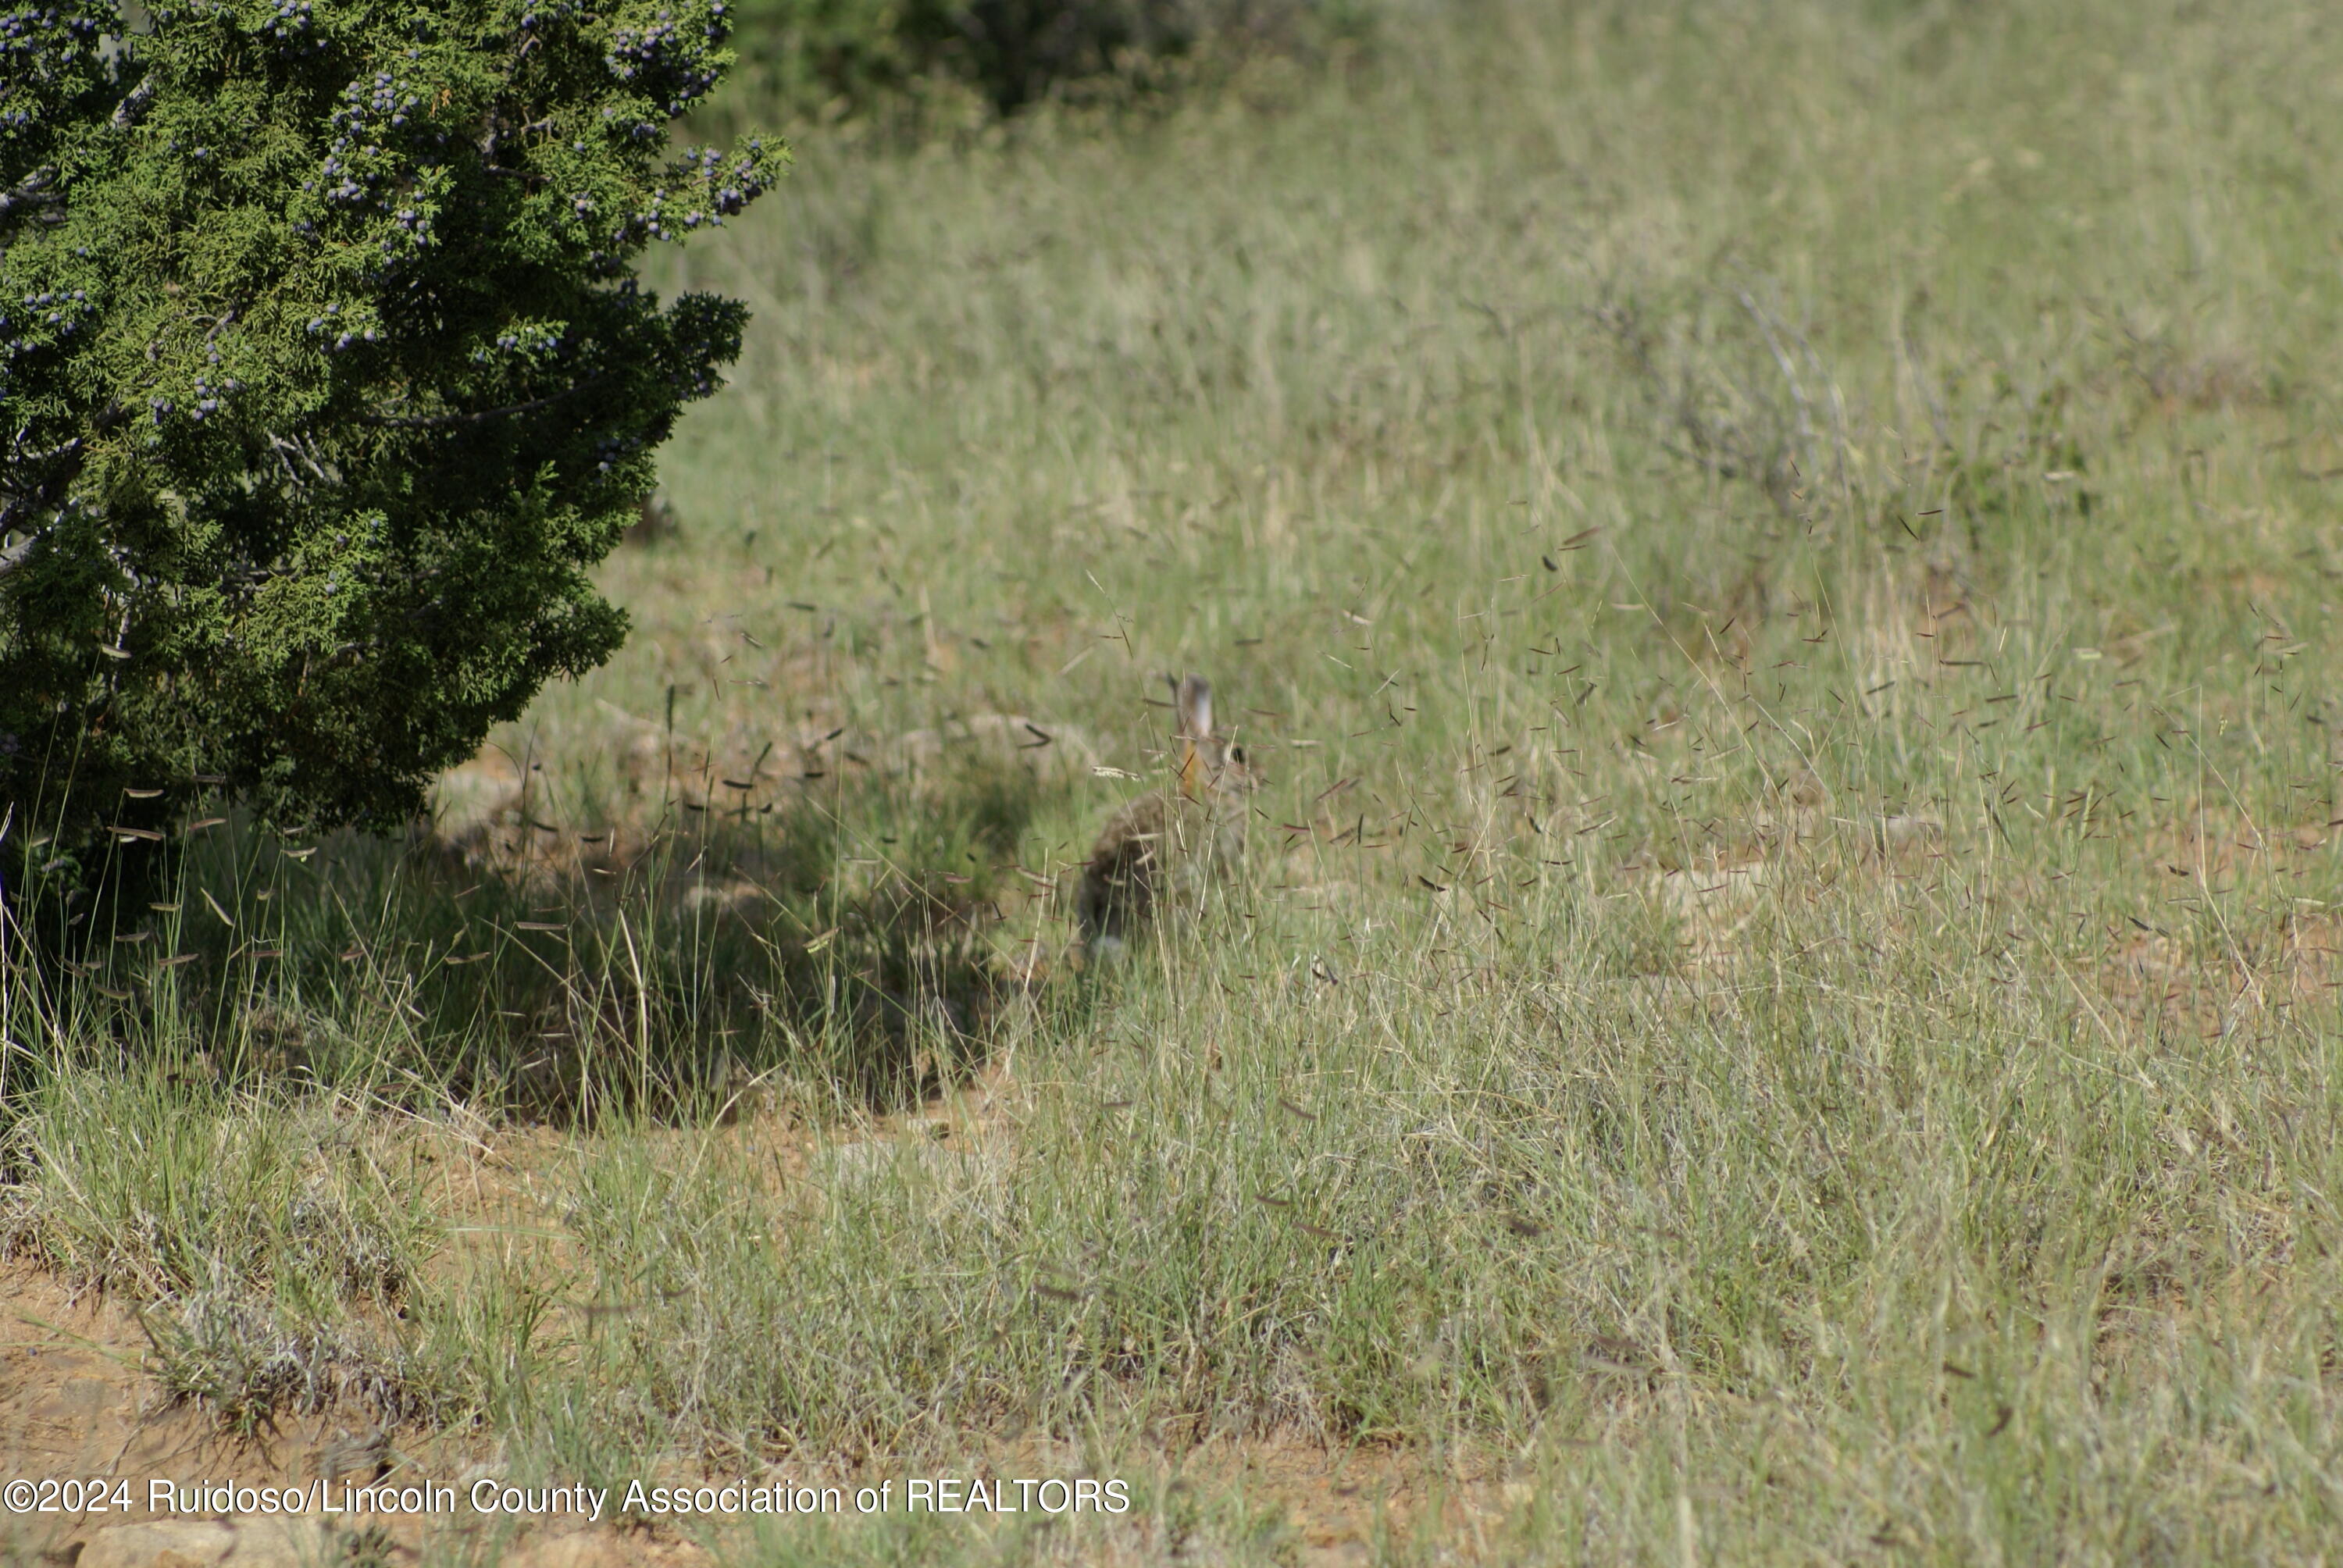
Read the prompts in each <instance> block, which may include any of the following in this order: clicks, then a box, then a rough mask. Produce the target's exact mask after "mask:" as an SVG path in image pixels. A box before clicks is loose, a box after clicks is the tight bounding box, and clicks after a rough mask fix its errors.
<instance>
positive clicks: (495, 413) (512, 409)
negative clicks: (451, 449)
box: [359, 376, 603, 430]
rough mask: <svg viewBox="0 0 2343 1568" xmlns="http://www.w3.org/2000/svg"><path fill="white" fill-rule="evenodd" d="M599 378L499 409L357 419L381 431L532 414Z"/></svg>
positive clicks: (581, 390) (578, 391)
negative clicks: (410, 417) (465, 412)
mask: <svg viewBox="0 0 2343 1568" xmlns="http://www.w3.org/2000/svg"><path fill="white" fill-rule="evenodd" d="M602 379H603V377H599V376H588V377H587V378H586V379H585V380H583V381H580V382H578V384H577V385H576V386H573V387H563V388H562V389H561V390H560V391H558V392H556V393H553V394H552V395H550V396H549V397H533V398H531V399H530V400H529V401H528V402H526V403H508V404H506V405H505V406H504V407H501V408H482V409H480V410H479V411H478V412H477V413H472V414H427V415H425V416H423V417H420V418H413V419H406V418H400V417H397V416H396V415H391V414H364V415H360V416H359V421H360V423H362V424H367V425H371V426H373V427H376V428H377V429H383V430H439V429H445V428H447V427H449V426H454V425H478V424H483V423H485V422H486V421H488V420H490V419H501V418H503V417H506V416H507V415H508V414H533V413H535V412H536V411H537V410H538V409H539V408H548V407H552V406H553V405H554V404H556V403H558V402H560V401H561V400H562V399H564V398H566V397H576V396H577V395H578V393H580V392H583V391H585V390H586V389H587V388H588V387H592V386H594V385H595V384H597V383H598V382H599V381H601V380H602Z"/></svg>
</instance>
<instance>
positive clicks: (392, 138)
mask: <svg viewBox="0 0 2343 1568" xmlns="http://www.w3.org/2000/svg"><path fill="white" fill-rule="evenodd" d="M6 3H7V0H0V5H5V4H6ZM728 30H729V16H728V11H727V5H726V3H725V0H607V3H604V0H190V3H187V4H174V5H166V6H159V7H156V8H155V9H153V10H151V11H140V10H136V9H125V10H117V9H116V7H115V6H113V5H88V4H78V3H75V0H57V3H55V4H42V3H35V4H33V5H22V6H20V7H19V8H17V9H14V10H8V11H5V12H0V451H5V470H0V815H9V814H12V815H13V816H14V817H15V821H16V824H17V827H18V829H19V830H20V831H19V834H18V840H19V842H20V843H21V842H22V841H23V838H24V834H25V832H26V831H34V830H37V831H39V832H41V833H44V834H55V835H57V836H58V837H59V839H60V841H63V842H70V841H72V840H73V839H75V837H76V836H78V835H83V834H86V833H87V832H88V831H89V830H90V829H92V828H93V827H95V826H96V825H99V824H117V823H121V822H125V821H129V822H133V823H136V822H139V821H146V822H160V821H161V820H163V819H165V818H166V814H167V813H168V812H170V811H172V810H174V809H177V808H179V807H181V806H184V805H185V804H186V803H187V800H188V799H189V797H190V795H191V794H192V792H194V791H196V790H198V789H206V788H223V789H226V790H227V791H228V792H229V793H231V794H233V795H234V796H236V797H238V798H241V799H246V800H249V801H251V802H253V803H254V804H255V805H256V807H257V808H258V809H260V810H262V811H263V812H264V813H265V814H266V815H267V816H269V817H270V818H272V819H275V820H277V821H279V822H280V823H284V824H287V825H294V824H298V825H302V826H318V825H327V824H335V823H346V822H361V823H374V824H384V823H387V822H390V821H393V820H396V819H400V818H403V817H405V816H407V814H409V813H411V812H412V811H414V810H415V809H417V805H418V804H419V802H420V800H421V796H422V790H423V788H424V786H425V784H426V783H427V780H428V779H430V777H431V776H432V774H433V773H435V772H436V771H437V770H438V769H443V768H446V767H447V766H449V765H450V764H452V763H455V762H457V761H459V760H461V759H464V758H465V757H467V756H468V755H469V754H470V753H471V752H472V751H473V750H474V749H476V748H477V747H478V744H479V742H480V740H481V739H482V738H483V737H484V736H485V735H486V733H487V731H488V728H489V726H490V725H492V724H494V723H496V722H498V721H500V720H505V719H512V718H515V717H517V716H518V714H519V713H520V712H521V710H522V709H523V708H524V707H525V706H526V704H527V703H528V700H529V699H530V698H531V697H532V696H534V695H535V693H536V692H537V690H538V688H539V687H540V686H541V685H542V684H543V683H544V682H545V681H546V680H547V679H548V678H552V677H555V676H575V675H577V674H578V673H580V672H582V671H584V670H587V669H589V668H593V667H594V666H596V665H597V664H598V663H600V662H601V661H602V660H603V659H605V658H608V656H609V654H610V652H611V651H612V650H613V649H614V648H616V647H617V646H618V643H619V641H620V639H621V638H622V637H623V636H624V634H625V630H626V618H625V617H624V615H623V614H622V613H621V612H620V611H619V610H618V608H616V607H614V606H612V605H610V604H608V602H606V601H605V600H604V599H602V598H601V597H600V596H599V595H598V594H597V593H596V592H595V590H594V588H593V587H592V585H591V583H590V582H589V581H588V577H587V572H588V568H591V567H592V566H593V565H594V564H595V563H596V562H597V561H598V560H600V559H601V558H602V557H603V556H604V555H606V554H607V553H608V551H609V549H610V548H612V546H613V545H614V544H615V543H616V542H617V539H618V532H619V529H620V528H621V527H622V526H623V524H624V523H625V521H626V520H627V518H628V517H629V516H630V515H631V513H632V511H633V508H635V507H636V506H637V504H638V503H639V500H640V498H641V497H642V496H643V495H644V494H646V493H647V492H648V491H649V489H650V487H651V485H652V481H653V472H652V466H651V453H652V450H653V448H654V447H657V446H658V444H659V442H660V441H661V440H662V439H664V438H665V437H666V436H667V434H668V432H669V428H670V427H671V426H672V424H673V421H674V419H675V417H676V414H677V412H678V411H679V408H680V407H682V405H683V404H684V403H685V402H687V401H688V400H689V399H692V398H696V397H705V396H707V395H708V394H709V392H710V391H712V390H713V389H714V388H715V387H716V386H717V384H718V376H717V371H718V367H720V366H722V365H724V364H727V363H729V361H730V360H731V359H732V358H733V357H735V356H736V355H737V353H738V352H739V338H740V331H741V327H742V323H743V321H744V319H745V317H744V313H743V311H742V309H741V307H739V305H738V304H736V303H735V302H732V301H730V300H726V299H720V298H717V297H710V296H707V295H699V294H686V295H683V296H681V297H678V298H676V299H674V300H672V301H671V302H667V303H662V302H661V301H660V300H659V299H658V298H656V297H654V296H653V295H652V294H650V293H649V291H647V290H645V289H643V288H641V287H639V286H638V284H637V282H636V280H635V278H634V276H632V273H631V270H630V266H629V263H630V260H631V258H633V257H634V256H636V255H638V254H639V252H640V251H641V250H642V249H643V248H644V247H645V246H647V245H648V244H649V242H651V241H652V240H680V239H682V238H684V237H685V236H688V235H689V234H691V233H693V232H695V231H696V230H699V229H701V228H705V227H709V226H715V225H720V224H722V223H723V221H724V220H725V218H726V217H727V216H729V215H731V214H733V213H737V212H739V210H740V208H741V207H742V206H745V205H746V204H747V203H748V202H749V201H751V200H753V199H754V198H755V197H756V196H758V195H759V193H761V192H762V191H764V190H765V189H766V188H767V187H768V186H769V184H770V183H771V182H772V181H773V180H774V179H776V178H777V177H779V174H780V172H781V171H782V169H783V167H784V166H785V165H786V163H787V157H788V155H787V151H786V149H784V148H783V147H781V146H779V144H777V143H773V142H769V141H765V140H761V139H749V140H748V141H746V142H744V143H743V144H741V145H740V146H739V147H737V148H735V149H733V150H731V151H729V152H728V151H722V150H719V149H715V148H690V149H687V150H683V151H681V152H675V151H674V150H672V149H671V148H670V147H669V141H668V127H669V122H670V121H671V120H672V119H673V118H674V117H675V116H679V115H681V114H682V113H684V112H685V111H686V110H687V109H688V108H689V107H690V106H692V105H693V104H695V103H697V102H699V100H700V99H701V98H703V97H704V96H705V95H707V94H708V92H709V89H710V88H711V87H712V86H713V85H715V83H716V81H717V78H718V76H719V74H720V73H721V72H722V71H723V69H724V68H725V66H726V65H729V63H730V59H731V55H730V53H729V50H728V49H727V47H726V39H727V34H728ZM149 791H156V792H158V793H151V794H150V793H149ZM126 792H128V793H127V794H126Z"/></svg>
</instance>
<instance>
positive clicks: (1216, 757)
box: [1172, 675, 1261, 802]
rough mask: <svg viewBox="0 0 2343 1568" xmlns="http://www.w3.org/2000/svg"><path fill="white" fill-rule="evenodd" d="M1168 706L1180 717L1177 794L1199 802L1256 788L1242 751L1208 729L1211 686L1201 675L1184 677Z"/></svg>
mask: <svg viewBox="0 0 2343 1568" xmlns="http://www.w3.org/2000/svg"><path fill="white" fill-rule="evenodd" d="M1172 705H1173V707H1174V708H1175V709H1177V710H1178V712H1179V716H1180V729H1179V733H1178V735H1177V736H1176V737H1175V739H1176V740H1177V742H1178V749H1177V750H1176V751H1175V752H1174V753H1173V755H1174V756H1175V757H1176V758H1177V759H1178V760H1179V779H1180V793H1181V794H1182V795H1183V796H1185V797H1187V799H1191V800H1194V801H1199V802H1210V801H1212V800H1214V799H1222V798H1225V797H1227V796H1231V795H1239V794H1242V793H1244V792H1245V791H1247V790H1249V789H1257V788H1259V786H1260V783H1261V779H1260V776H1259V775H1258V774H1256V773H1255V772H1254V771H1253V769H1252V763H1251V761H1250V760H1249V759H1247V757H1246V756H1245V749H1244V748H1243V747H1242V746H1239V745H1237V744H1236V743H1235V742H1234V741H1232V740H1231V739H1229V738H1228V737H1227V736H1225V735H1222V734H1221V733H1219V732H1218V731H1216V730H1215V729H1213V728H1212V683H1211V682H1209V681H1207V680H1206V679H1205V678H1203V677H1202V676H1201V675H1186V676H1182V678H1181V679H1180V682H1179V684H1178V686H1177V687H1176V688H1175V689H1174V692H1173V698H1172Z"/></svg>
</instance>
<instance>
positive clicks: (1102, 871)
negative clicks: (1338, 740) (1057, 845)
mask: <svg viewBox="0 0 2343 1568" xmlns="http://www.w3.org/2000/svg"><path fill="white" fill-rule="evenodd" d="M1176 707H1177V709H1178V711H1179V716H1180V729H1179V733H1178V735H1177V737H1176V740H1177V749H1176V750H1175V751H1174V752H1173V754H1172V755H1173V758H1174V759H1175V766H1176V769H1177V782H1176V784H1175V785H1172V786H1167V787H1165V788H1163V789H1156V790H1153V791H1151V792H1150V793H1148V794H1145V795H1142V796H1141V797H1140V798H1139V799H1136V800H1133V801H1131V803H1130V804H1129V805H1127V806H1125V807H1124V808H1123V809H1121V810H1120V811H1118V812H1116V813H1115V814H1114V816H1113V817H1112V818H1111V819H1110V820H1109V821H1108V822H1107V825H1106V828H1105V829H1104V830H1103V831H1101V833H1100V834H1099V836H1098V843H1097V844H1096V845H1095V846H1094V847H1093V848H1092V849H1091V858H1090V861H1089V863H1088V864H1087V865H1085V866H1084V867H1083V868H1082V879H1081V889H1080V890H1079V892H1078V894H1077V896H1076V900H1075V906H1074V914H1075V920H1076V922H1077V924H1078V926H1079V927H1080V930H1081V936H1080V938H1079V939H1078V940H1077V942H1076V945H1075V954H1076V957H1077V959H1078V960H1080V961H1081V963H1083V964H1085V965H1087V964H1090V963H1092V962H1111V961H1113V960H1116V959H1118V958H1120V957H1121V955H1122V953H1123V951H1124V949H1125V946H1126V944H1127V943H1128V942H1129V941H1130V940H1131V939H1132V938H1133V937H1135V936H1136V935H1137V934H1138V933H1139V932H1140V931H1141V930H1143V929H1144V928H1145V927H1146V925H1147V922H1148V921H1149V920H1150V919H1151V918H1152V917H1153V915H1154V914H1155V911H1156V909H1157V907H1158V906H1159V905H1160V904H1161V902H1162V901H1163V900H1165V899H1166V898H1171V899H1175V900H1180V901H1182V902H1193V901H1195V900H1199V899H1201V898H1202V894H1203V890H1204V886H1205V884H1206V882H1207V881H1208V880H1209V879H1211V878H1212V876H1214V875H1215V874H1217V873H1218V872H1219V871H1220V870H1221V869H1222V867H1224V866H1225V865H1227V864H1228V863H1230V862H1232V861H1234V860H1236V859H1240V858H1241V857H1242V854H1243V852H1244V831H1245V804H1244V800H1245V797H1246V796H1247V795H1248V794H1250V793H1251V792H1252V790H1254V789H1258V788H1259V787H1260V785H1261V779H1260V776H1259V775H1258V774H1257V773H1255V772H1254V771H1253V769H1252V766H1251V765H1250V764H1249V763H1248V762H1247V760H1246V758H1245V751H1244V748H1243V747H1242V746H1239V745H1236V744H1235V743H1234V742H1232V740H1230V739H1229V738H1228V737H1226V736H1224V735H1221V734H1218V733H1216V732H1215V731H1214V730H1213V729H1212V687H1211V686H1210V685H1209V684H1208V683H1207V682H1206V681H1205V679H1204V678H1203V677H1202V676H1201V675H1190V676H1188V677H1186V678H1183V679H1182V680H1181V682H1180V683H1179V686H1178V688H1177V701H1176Z"/></svg>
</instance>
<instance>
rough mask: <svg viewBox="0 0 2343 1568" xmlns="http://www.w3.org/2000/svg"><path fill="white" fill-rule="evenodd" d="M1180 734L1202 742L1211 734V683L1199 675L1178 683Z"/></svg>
mask: <svg viewBox="0 0 2343 1568" xmlns="http://www.w3.org/2000/svg"><path fill="white" fill-rule="evenodd" d="M1180 733H1181V734H1182V735H1184V736H1186V737H1187V738H1188V739H1191V740H1202V739H1206V738H1208V737H1209V736H1210V735H1211V734H1212V683H1211V682H1209V681H1207V680H1206V679H1205V678H1203V677H1202V676H1201V675H1191V676H1188V677H1186V678H1184V679H1182V681H1181V682H1180Z"/></svg>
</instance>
